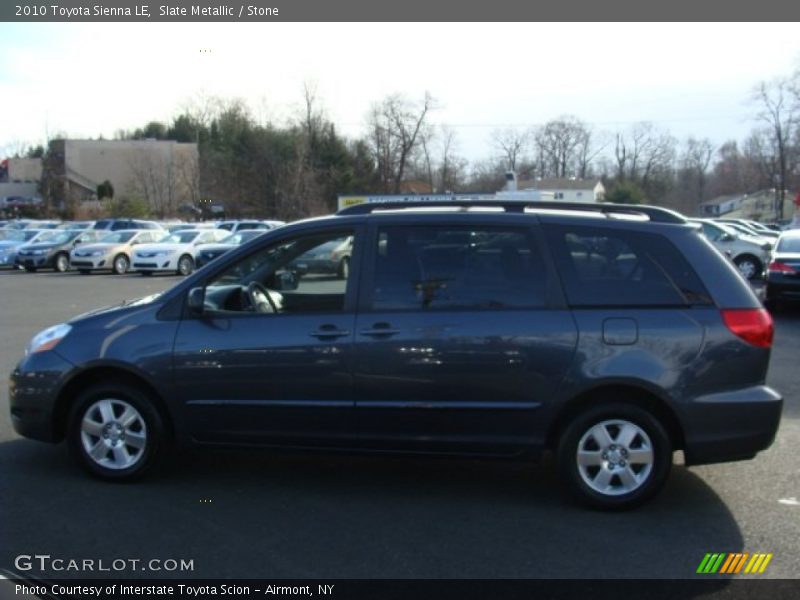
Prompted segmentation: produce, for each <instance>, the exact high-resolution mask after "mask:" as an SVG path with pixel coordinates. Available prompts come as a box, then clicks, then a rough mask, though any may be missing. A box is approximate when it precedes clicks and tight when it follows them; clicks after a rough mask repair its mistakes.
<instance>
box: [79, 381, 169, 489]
mask: <svg viewBox="0 0 800 600" xmlns="http://www.w3.org/2000/svg"><path fill="white" fill-rule="evenodd" d="M67 439H68V443H69V446H70V450H71V452H72V453H73V455H74V456H75V458H76V460H77V461H78V464H80V466H81V467H83V468H84V469H85V470H86V471H88V472H89V473H91V474H92V475H95V476H97V477H100V478H103V479H110V480H115V481H127V480H132V479H135V478H137V477H140V476H141V475H143V474H144V473H145V472H146V471H147V470H148V469H149V468H150V467H151V466H152V465H153V464H154V462H155V460H156V458H157V456H158V454H159V452H160V450H161V448H162V446H163V442H164V425H163V419H162V418H161V415H160V414H159V412H158V410H156V408H155V406H154V404H153V401H152V399H151V398H150V397H149V396H148V395H147V394H145V393H144V392H143V391H142V390H140V389H138V388H135V387H130V386H127V385H123V384H117V383H110V382H109V383H101V384H98V385H95V386H92V387H90V388H89V389H87V390H85V391H84V392H83V393H81V394H80V395H79V396H78V399H77V401H76V403H75V405H74V407H73V409H72V411H71V413H70V419H69V425H68V433H67Z"/></svg>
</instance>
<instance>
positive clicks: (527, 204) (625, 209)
mask: <svg viewBox="0 0 800 600" xmlns="http://www.w3.org/2000/svg"><path fill="white" fill-rule="evenodd" d="M437 207H438V208H445V207H447V208H450V207H460V208H464V209H465V210H466V209H468V208H473V207H480V208H483V207H486V208H496V207H501V208H503V209H504V210H505V211H506V212H518V213H521V212H525V209H526V208H529V209H537V208H538V209H544V210H575V211H585V212H597V213H600V214H603V215H605V216H606V217H609V218H613V216H614V214H626V215H640V216H646V217H647V218H648V219H649V220H650V221H651V222H653V223H686V218H685V217H684V216H683V215H681V214H680V213H678V212H675V211H674V210H670V209H668V208H661V207H659V206H648V205H641V204H611V203H605V202H603V203H597V204H595V203H591V202H558V201H555V202H550V201H541V200H459V199H458V198H454V199H453V200H441V201H431V200H428V201H410V202H364V203H361V204H355V205H353V206H348V207H347V208H343V209H341V210H339V211H338V212H337V213H336V214H337V215H367V214H370V213H372V212H374V211H377V210H400V209H404V208H437Z"/></svg>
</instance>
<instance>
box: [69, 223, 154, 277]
mask: <svg viewBox="0 0 800 600" xmlns="http://www.w3.org/2000/svg"><path fill="white" fill-rule="evenodd" d="M166 235H167V232H166V231H161V230H157V229H121V230H119V231H114V232H111V233H109V234H108V235H105V236H103V237H102V238H100V240H99V241H97V242H96V243H92V244H81V245H80V246H78V247H77V248H75V249H73V250H72V252H70V255H69V264H70V266H72V267H74V268H76V269H78V271H79V272H80V273H81V274H84V275H85V274H88V273H91V272H92V271H99V270H101V269H110V270H111V271H112V272H113V273H116V274H117V275H122V274H123V273H126V272H127V271H128V269H129V268H130V265H131V253H132V252H133V249H134V247H135V246H140V245H142V244H148V243H152V242H160V241H161V240H162V239H163V238H164V237H166Z"/></svg>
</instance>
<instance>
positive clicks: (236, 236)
mask: <svg viewBox="0 0 800 600" xmlns="http://www.w3.org/2000/svg"><path fill="white" fill-rule="evenodd" d="M265 231H266V230H264V229H244V230H242V231H239V232H238V233H232V234H230V235H229V236H228V237H226V238H223V239H222V241H221V242H219V243H218V244H203V246H201V247H200V248H198V249H197V252H196V254H195V257H194V262H195V267H197V268H198V269H199V268H200V267H202V266H204V265H207V264H208V263H210V262H211V261H212V260H214V259H215V258H219V257H220V256H222V255H223V254H225V253H226V252H227V251H228V250H233V249H234V248H236V247H237V246H241V245H242V244H245V243H247V242H249V241H250V240H254V239H255V238H257V237H258V236H260V235H262V234H263V233H264V232H265Z"/></svg>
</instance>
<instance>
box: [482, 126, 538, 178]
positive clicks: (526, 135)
mask: <svg viewBox="0 0 800 600" xmlns="http://www.w3.org/2000/svg"><path fill="white" fill-rule="evenodd" d="M531 139H532V137H531V132H530V131H527V130H522V129H515V128H512V127H507V128H505V129H495V130H494V131H493V132H492V146H494V148H495V150H497V151H498V152H499V154H500V155H501V156H502V158H503V160H504V161H505V164H506V168H507V169H508V170H509V171H514V172H517V171H518V167H519V166H520V161H521V160H522V159H523V157H524V155H525V153H526V152H527V151H528V149H529V148H530V145H531Z"/></svg>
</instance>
